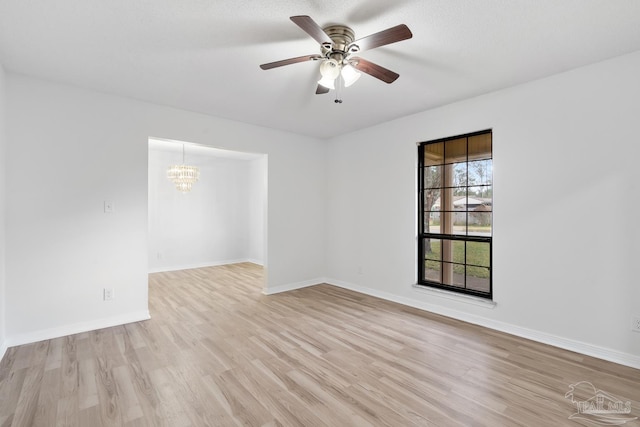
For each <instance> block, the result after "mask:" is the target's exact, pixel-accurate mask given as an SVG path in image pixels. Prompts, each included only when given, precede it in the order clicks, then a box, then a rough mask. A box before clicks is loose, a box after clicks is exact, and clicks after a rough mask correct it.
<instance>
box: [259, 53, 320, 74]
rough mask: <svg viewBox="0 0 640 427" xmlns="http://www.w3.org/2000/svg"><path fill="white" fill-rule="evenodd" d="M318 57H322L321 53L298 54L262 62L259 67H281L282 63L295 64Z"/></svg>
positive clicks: (265, 68)
mask: <svg viewBox="0 0 640 427" xmlns="http://www.w3.org/2000/svg"><path fill="white" fill-rule="evenodd" d="M318 59H322V56H321V55H305V56H298V57H297V58H289V59H283V60H282V61H276V62H269V63H268V64H262V65H260V68H262V69H263V70H270V69H272V68H276V67H282V66H283V65H289V64H297V63H298V62H306V61H316V60H318Z"/></svg>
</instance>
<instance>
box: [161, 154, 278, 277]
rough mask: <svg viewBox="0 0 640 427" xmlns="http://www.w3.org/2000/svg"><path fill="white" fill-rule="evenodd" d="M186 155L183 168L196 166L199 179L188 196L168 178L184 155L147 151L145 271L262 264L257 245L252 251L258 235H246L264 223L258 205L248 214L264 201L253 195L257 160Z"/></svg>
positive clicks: (257, 186)
mask: <svg viewBox="0 0 640 427" xmlns="http://www.w3.org/2000/svg"><path fill="white" fill-rule="evenodd" d="M187 147H188V145H187ZM186 151H187V155H186V163H188V164H190V165H195V166H198V167H199V168H200V172H201V173H200V180H199V181H198V182H197V183H196V184H194V186H193V189H192V190H191V192H189V193H187V194H183V193H181V192H179V191H177V190H176V188H175V186H174V185H173V184H172V183H171V182H170V181H169V180H168V179H167V174H166V171H167V167H168V166H169V165H172V164H179V163H182V153H181V152H175V151H173V152H172V151H162V150H159V149H154V148H153V147H152V148H150V150H149V270H150V271H169V270H181V269H186V268H197V267H203V266H210V265H221V264H230V263H235V262H244V261H249V260H251V261H253V262H257V263H259V264H263V260H262V257H261V256H260V254H256V253H255V252H253V249H254V248H253V246H255V245H252V244H251V243H252V240H258V242H257V243H256V245H260V244H261V243H262V241H263V239H262V235H260V236H254V237H252V236H251V235H250V232H251V231H253V230H255V229H260V230H262V229H263V225H262V223H263V222H264V213H263V209H262V208H263V207H262V205H258V207H259V209H260V210H259V212H257V213H256V214H254V213H253V212H252V207H253V205H254V204H256V201H262V200H263V198H264V196H263V195H262V194H261V193H259V192H254V190H256V189H258V190H260V189H262V188H263V183H264V181H265V179H264V175H262V176H260V175H259V174H256V173H254V171H255V170H256V169H257V167H256V166H255V165H254V163H255V164H257V162H258V160H249V159H244V160H243V159H236V158H225V157H217V156H214V154H204V155H202V154H199V152H197V151H196V150H192V151H190V150H189V149H188V148H187V150H186ZM254 181H255V182H254ZM265 190H266V189H265ZM252 199H256V200H255V201H254V200H252ZM253 222H258V223H259V224H253ZM255 255H258V256H260V258H255Z"/></svg>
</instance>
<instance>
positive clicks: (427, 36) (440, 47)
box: [0, 0, 640, 138]
mask: <svg viewBox="0 0 640 427" xmlns="http://www.w3.org/2000/svg"><path fill="white" fill-rule="evenodd" d="M292 15H310V16H311V17H312V18H313V19H314V20H315V21H316V22H317V23H318V24H320V25H321V26H325V25H328V24H333V23H341V24H346V25H349V26H350V27H351V28H352V29H353V30H354V31H355V33H356V38H361V37H364V36H366V35H369V34H372V33H375V32H378V31H381V30H384V29H386V28H389V27H392V26H395V25H397V24H401V23H404V24H406V25H408V26H409V28H410V29H411V31H412V32H413V38H412V39H410V40H406V41H402V42H399V43H396V44H392V45H388V46H384V47H380V48H377V49H374V50H370V51H366V52H362V53H361V55H360V56H362V57H363V58H365V59H368V60H369V61H373V62H375V63H378V64H380V65H382V66H384V67H387V68H390V69H391V70H393V71H395V72H397V73H399V74H400V78H399V79H398V80H397V81H396V82H395V83H393V84H391V85H387V84H385V83H382V82H381V81H379V80H376V79H374V78H372V77H370V76H367V75H364V76H362V78H361V79H360V80H359V81H358V82H357V83H356V84H355V85H353V86H352V87H350V88H347V89H345V90H343V91H342V92H341V94H340V97H341V98H342V100H343V103H342V104H335V103H334V102H333V100H334V99H335V95H334V92H331V93H329V94H326V95H315V93H314V92H315V88H316V81H317V79H318V77H319V72H318V65H319V64H318V63H317V62H306V63H299V64H293V65H289V66H286V67H281V68H276V69H272V70H268V71H263V70H261V69H260V68H259V67H258V65H259V64H262V63H266V62H272V61H276V60H280V59H285V58H290V57H296V56H301V55H306V54H315V53H318V52H319V49H318V45H317V43H316V42H315V41H314V40H313V39H312V38H311V37H309V36H308V35H307V34H306V33H304V32H303V31H302V30H301V29H300V28H299V27H297V26H296V25H295V24H293V23H292V22H291V21H290V20H289V17H290V16H292ZM639 23H640V1H638V0H482V1H480V0H396V1H390V0H369V1H365V0H360V1H349V0H342V1H337V0H322V1H321V0H289V1H259V2H258V1H249V0H233V1H231V0H207V1H205V0H180V1H176V0H153V1H152V0H140V1H132V0H55V1H52V0H0V63H2V65H3V66H4V68H5V69H6V70H8V71H10V72H16V73H23V74H27V75H32V76H37V77H43V78H46V79H50V80H54V81H60V82H67V83H71V84H73V85H76V86H81V87H86V88H92V89H96V90H99V91H102V92H108V93H113V94H118V95H122V96H127V97H132V98H137V99H140V100H146V101H150V102H154V103H158V104H163V105H169V106H174V107H178V108H183V109H186V110H191V111H197V112H202V113H207V114H211V115H214V116H219V117H225V118H230V119H235V120H239V121H243V122H247V123H252V124H257V125H262V126H268V127H272V128H277V129H283V130H287V131H291V132H296V133H300V134H305V135H310V136H315V137H320V138H327V137H331V136H334V135H338V134H342V133H346V132H350V131H353V130H356V129H360V128H364V127H368V126H371V125H373V124H376V123H380V122H383V121H388V120H392V119H394V118H397V117H400V116H405V115H408V114H411V113H415V112H418V111H423V110H426V109H429V108H433V107H437V106H440V105H444V104H447V103H451V102H454V101H457V100H461V99H465V98H470V97H473V96H476V95H479V94H482V93H486V92H490V91H494V90H498V89H501V88H505V87H509V86H512V85H515V84H519V83H523V82H526V81H530V80H534V79H538V78H542V77H545V76H549V75H552V74H555V73H558V72H562V71H565V70H569V69H572V68H576V67H580V66H583V65H586V64H590V63H594V62H597V61H601V60H604V59H607V58H611V57H614V56H618V55H622V54H625V53H630V52H632V51H636V50H640V24H639Z"/></svg>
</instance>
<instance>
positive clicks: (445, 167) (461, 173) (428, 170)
mask: <svg viewBox="0 0 640 427" xmlns="http://www.w3.org/2000/svg"><path fill="white" fill-rule="evenodd" d="M491 143H492V138H491V131H490V130H487V131H482V132H476V133H472V134H468V135H461V136H456V137H451V138H445V139H439V140H435V141H428V142H423V143H421V144H420V145H419V146H418V159H419V161H418V163H419V168H418V191H419V193H418V222H419V223H418V233H419V235H418V284H419V285H424V286H430V287H435V288H440V289H447V290H451V291H455V292H460V293H464V294H470V295H476V296H480V297H484V298H492V280H491V278H492V269H491V236H492V231H491V230H492V215H493V162H492V156H491V152H492V150H491Z"/></svg>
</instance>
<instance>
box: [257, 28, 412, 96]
mask: <svg viewBox="0 0 640 427" xmlns="http://www.w3.org/2000/svg"><path fill="white" fill-rule="evenodd" d="M291 20H292V21H293V22H294V23H295V24H296V25H298V26H299V27H300V28H302V29H303V30H304V31H305V32H306V33H307V34H309V35H310V36H311V37H313V39H314V40H315V41H317V42H318V43H320V54H312V55H305V56H298V57H296V58H289V59H284V60H282V61H276V62H269V63H268V64H262V65H260V68H262V69H263V70H270V69H272V68H277V67H282V66H284V65H290V64H296V63H298V62H306V61H321V63H320V75H321V77H322V78H321V79H320V80H319V81H318V87H317V89H316V94H323V93H327V92H329V90H331V89H335V82H336V80H337V78H338V77H339V76H342V78H343V80H344V85H345V87H349V86H351V85H352V84H353V83H355V81H356V80H358V78H360V75H361V74H360V73H359V71H361V72H363V73H366V74H369V75H370V76H373V77H375V78H377V79H379V80H382V81H383V82H385V83H393V82H394V81H395V80H396V79H397V78H398V77H400V75H399V74H397V73H395V72H393V71H391V70H389V69H387V68H384V67H382V66H380V65H378V64H374V63H373V62H370V61H367V60H366V59H363V58H360V57H357V56H353V55H354V54H356V53H358V52H362V51H364V50H367V49H374V48H376V47H380V46H385V45H388V44H391V43H396V42H399V41H402V40H407V39H410V38H411V37H413V34H411V31H410V30H409V27H407V26H406V25H404V24H401V25H396V26H395V27H391V28H388V29H386V30H383V31H380V32H378V33H374V34H371V35H369V36H366V37H363V38H360V39H357V40H356V39H355V34H354V32H353V30H352V29H351V28H349V27H347V26H346V25H330V26H328V27H325V28H321V27H320V26H319V25H318V24H317V23H316V22H315V21H314V20H313V19H311V17H309V16H306V15H300V16H292V17H291ZM336 102H338V100H336Z"/></svg>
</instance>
